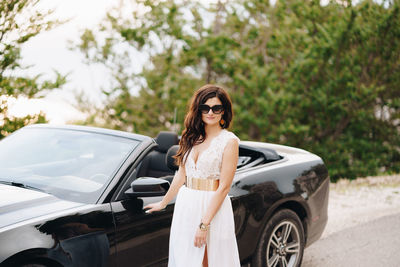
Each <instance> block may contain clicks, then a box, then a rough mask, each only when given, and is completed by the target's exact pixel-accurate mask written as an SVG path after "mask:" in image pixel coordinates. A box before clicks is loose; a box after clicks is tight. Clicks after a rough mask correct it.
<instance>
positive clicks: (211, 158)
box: [168, 129, 240, 267]
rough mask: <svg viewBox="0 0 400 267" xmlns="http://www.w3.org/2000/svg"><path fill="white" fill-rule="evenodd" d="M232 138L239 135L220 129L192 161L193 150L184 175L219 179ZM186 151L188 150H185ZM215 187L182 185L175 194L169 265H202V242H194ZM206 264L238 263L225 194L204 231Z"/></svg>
mask: <svg viewBox="0 0 400 267" xmlns="http://www.w3.org/2000/svg"><path fill="white" fill-rule="evenodd" d="M231 138H236V139H238V140H239V138H238V137H237V136H236V135H235V134H234V133H232V132H230V131H228V130H226V129H222V130H221V132H220V133H219V134H218V135H217V136H216V137H214V138H213V139H212V140H211V142H210V144H209V146H208V147H207V148H206V150H204V151H203V152H200V154H199V156H198V159H197V162H196V163H195V162H194V159H193V155H192V150H191V151H190V152H189V157H188V158H187V160H186V163H185V170H186V176H187V177H188V178H189V177H193V178H207V177H208V178H213V179H219V175H220V170H221V165H222V155H223V152H224V148H225V146H226V144H227V142H228V141H229V139H231ZM186 155H187V153H186ZM214 194H215V191H203V190H195V189H191V188H188V187H186V186H185V185H184V186H182V187H181V188H180V189H179V191H178V194H177V197H176V202H175V209H174V214H173V218H172V224H171V232H170V239H169V259H168V266H169V267H201V266H202V262H203V257H204V252H205V251H204V249H205V246H201V247H200V248H198V247H195V246H194V238H195V234H196V231H197V229H198V227H199V224H200V220H201V218H202V216H203V215H204V214H205V212H206V210H207V208H208V207H209V204H210V202H211V199H212V196H213V195H214ZM207 256H208V264H209V267H240V260H239V252H238V247H237V243H236V236H235V223H234V220H233V211H232V203H231V200H230V198H229V196H226V197H225V199H224V201H223V202H222V204H221V207H220V209H219V210H218V212H217V213H216V214H215V216H214V218H213V219H212V221H211V224H210V229H209V231H208V235H207Z"/></svg>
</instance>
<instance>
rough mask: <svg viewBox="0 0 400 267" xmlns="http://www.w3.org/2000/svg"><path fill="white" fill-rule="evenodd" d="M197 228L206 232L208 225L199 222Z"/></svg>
mask: <svg viewBox="0 0 400 267" xmlns="http://www.w3.org/2000/svg"><path fill="white" fill-rule="evenodd" d="M199 228H200V230H201V231H207V230H208V229H209V228H210V224H204V223H203V222H200V225H199Z"/></svg>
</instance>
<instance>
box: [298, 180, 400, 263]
mask: <svg viewBox="0 0 400 267" xmlns="http://www.w3.org/2000/svg"><path fill="white" fill-rule="evenodd" d="M328 214H329V220H328V224H327V227H326V229H325V231H324V233H323V235H322V237H321V239H320V240H319V241H317V242H315V243H314V244H312V245H311V246H310V247H308V248H307V249H306V250H305V253H304V258H303V264H302V266H303V267H329V266H351V267H358V266H363V267H375V266H379V267H380V266H385V267H386V266H388V267H391V266H393V267H395V266H396V267H397V266H400V253H399V250H400V175H394V176H383V177H367V178H362V179H357V180H355V181H352V182H349V181H344V180H343V181H340V182H338V183H336V184H332V185H331V192H330V197H329V209H328Z"/></svg>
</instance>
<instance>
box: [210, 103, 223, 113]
mask: <svg viewBox="0 0 400 267" xmlns="http://www.w3.org/2000/svg"><path fill="white" fill-rule="evenodd" d="M212 111H213V112H214V113H215V114H219V113H221V112H222V106H221V105H216V106H213V107H212Z"/></svg>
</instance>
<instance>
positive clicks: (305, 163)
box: [0, 125, 329, 266]
mask: <svg viewBox="0 0 400 267" xmlns="http://www.w3.org/2000/svg"><path fill="white" fill-rule="evenodd" d="M25 128H28V127H25ZM29 128H35V129H43V130H46V129H53V128H56V129H60V130H66V131H84V132H87V133H96V134H104V135H112V136H116V137H122V138H128V139H132V140H136V141H138V142H139V144H138V145H137V146H136V147H135V148H134V149H133V150H132V151H131V152H130V153H129V154H127V156H126V158H124V159H123V161H122V162H121V164H119V166H118V168H117V170H116V171H115V172H114V173H113V176H112V179H110V180H108V181H107V182H106V186H105V187H104V190H103V191H102V192H100V193H99V195H98V197H97V198H96V199H97V200H96V201H94V202H93V203H80V202H74V201H71V200H66V199H60V198H58V197H56V196H53V195H51V194H46V193H43V192H38V191H33V190H31V189H25V188H18V187H14V186H7V185H0V265H1V266H18V264H21V263H23V262H32V261H38V262H40V263H43V264H45V265H46V264H48V263H53V264H59V266H162V265H166V262H167V261H168V246H169V244H168V242H169V227H170V224H171V220H172V214H173V207H174V201H172V203H170V204H169V205H168V206H167V208H166V209H165V210H163V211H160V212H157V213H152V214H147V213H145V212H144V211H143V206H145V205H146V204H148V203H152V202H156V201H159V200H161V198H162V196H154V197H136V198H129V197H128V196H127V195H126V194H124V192H126V191H127V189H129V188H130V183H131V182H132V181H134V180H135V179H137V178H138V177H141V176H140V175H139V174H138V173H139V172H140V168H141V167H142V166H143V164H144V160H145V158H146V156H147V155H149V152H150V151H154V149H155V148H156V147H157V143H156V141H155V140H154V139H153V138H151V137H147V136H143V135H138V134H131V133H125V132H120V131H114V130H106V129H100V128H92V127H84V126H60V127H58V126H57V127H55V126H48V125H35V126H29ZM239 149H240V153H239V156H243V162H245V161H248V160H250V158H251V157H254V158H258V157H261V156H262V157H265V159H267V160H264V161H263V163H261V164H257V165H255V164H254V165H253V166H251V164H249V165H246V164H243V166H241V167H240V168H239V167H238V169H237V172H236V174H235V177H234V180H233V183H232V188H231V191H230V192H229V194H228V195H229V196H230V197H231V200H232V207H233V210H234V219H235V231H236V236H237V241H238V247H239V254H240V258H241V261H242V262H243V263H245V262H248V261H249V260H250V259H251V257H252V255H253V254H254V251H255V249H256V247H257V244H258V242H259V239H260V236H261V233H262V232H263V229H264V227H265V225H266V223H267V222H268V220H269V218H271V216H272V215H273V214H274V213H275V212H276V211H277V210H279V209H282V208H288V209H291V210H293V211H295V212H296V214H297V215H298V216H299V218H300V219H301V221H302V223H303V227H304V231H305V233H306V235H305V236H306V245H307V246H308V245H310V244H311V243H313V242H314V241H315V240H317V239H318V238H319V237H320V236H321V234H322V232H323V230H324V228H325V225H326V223H327V219H328V218H327V206H328V196H329V177H328V172H327V169H326V167H325V165H324V162H323V161H322V159H321V158H320V157H318V156H316V155H315V154H312V153H310V152H307V151H305V150H302V149H297V148H292V147H287V146H283V145H276V144H269V143H261V142H251V141H241V142H240V148H239ZM268 158H270V160H268ZM255 161H256V160H253V159H251V160H250V162H253V163H254V162H255ZM238 166H239V165H238ZM246 166H247V167H246ZM0 177H2V174H1V173H0ZM172 177H173V171H171V173H170V174H169V175H168V176H165V177H160V178H163V179H167V180H170V179H172ZM3 192H4V193H3Z"/></svg>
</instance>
